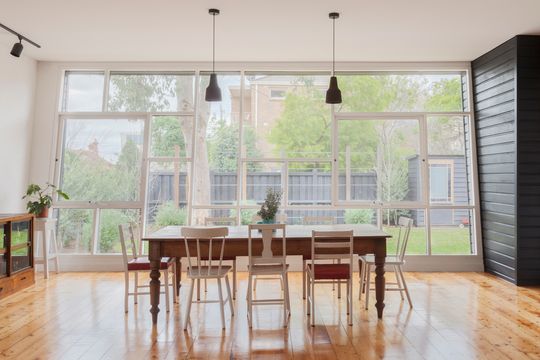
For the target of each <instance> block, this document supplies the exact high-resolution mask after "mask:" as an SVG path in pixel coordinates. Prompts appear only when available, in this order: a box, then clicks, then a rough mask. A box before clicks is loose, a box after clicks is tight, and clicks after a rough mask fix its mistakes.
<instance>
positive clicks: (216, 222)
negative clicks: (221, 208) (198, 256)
mask: <svg viewBox="0 0 540 360" xmlns="http://www.w3.org/2000/svg"><path fill="white" fill-rule="evenodd" d="M236 224H237V219H236V217H211V216H209V217H205V218H204V226H236ZM223 260H224V261H231V262H232V277H233V279H232V296H233V297H232V298H233V300H234V299H236V256H233V257H227V256H226V257H224V258H223ZM204 291H205V292H206V291H208V287H207V283H206V279H205V280H204ZM197 300H201V281H200V280H197Z"/></svg>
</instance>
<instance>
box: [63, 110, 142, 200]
mask: <svg viewBox="0 0 540 360" xmlns="http://www.w3.org/2000/svg"><path fill="white" fill-rule="evenodd" d="M143 137H144V121H143V120H131V119H117V120H112V119H99V120H93V119H66V125H65V130H64V148H63V159H62V160H63V161H62V169H61V178H60V185H61V188H62V190H64V191H65V192H66V193H68V194H69V196H70V199H71V200H82V201H87V200H91V201H136V200H138V199H139V193H140V177H141V174H140V173H141V159H142V147H143Z"/></svg>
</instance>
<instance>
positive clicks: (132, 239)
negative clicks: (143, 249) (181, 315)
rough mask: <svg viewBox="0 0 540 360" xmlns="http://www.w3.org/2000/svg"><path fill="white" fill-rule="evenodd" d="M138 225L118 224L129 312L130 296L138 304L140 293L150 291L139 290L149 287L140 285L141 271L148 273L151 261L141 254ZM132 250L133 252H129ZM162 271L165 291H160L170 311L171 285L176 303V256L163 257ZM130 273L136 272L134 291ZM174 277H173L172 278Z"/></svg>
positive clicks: (147, 293)
mask: <svg viewBox="0 0 540 360" xmlns="http://www.w3.org/2000/svg"><path fill="white" fill-rule="evenodd" d="M137 229H138V227H134V226H132V225H128V224H121V225H118V230H119V232H120V245H121V247H122V259H123V261H124V274H125V292H124V310H125V312H126V313H127V312H128V298H129V296H133V297H134V304H137V302H138V298H139V295H149V294H150V292H149V291H146V292H139V289H141V288H149V285H139V272H141V271H142V272H144V273H146V274H147V275H148V273H149V272H150V261H149V260H148V257H147V256H140V255H139V248H138V241H137V239H138V238H139V236H138V234H137V233H136V232H137ZM129 252H131V254H129ZM160 271H162V272H163V279H164V283H162V285H161V286H163V287H164V291H162V292H160V293H161V294H165V304H166V307H167V312H168V311H170V307H169V297H170V295H169V294H170V291H169V286H170V287H172V293H173V301H174V302H175V303H176V301H177V299H176V291H175V286H176V261H175V259H174V258H162V259H161V264H160ZM130 273H133V274H134V286H133V292H130V284H129V283H130V279H129V278H130V275H129V274H130ZM171 278H172V279H171Z"/></svg>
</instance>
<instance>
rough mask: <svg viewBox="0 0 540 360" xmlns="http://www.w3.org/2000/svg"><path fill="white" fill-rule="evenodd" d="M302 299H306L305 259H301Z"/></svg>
mask: <svg viewBox="0 0 540 360" xmlns="http://www.w3.org/2000/svg"><path fill="white" fill-rule="evenodd" d="M302 299H304V300H306V260H302Z"/></svg>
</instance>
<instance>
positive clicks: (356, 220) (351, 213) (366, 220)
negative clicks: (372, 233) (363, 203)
mask: <svg viewBox="0 0 540 360" xmlns="http://www.w3.org/2000/svg"><path fill="white" fill-rule="evenodd" d="M339 223H341V222H339ZM343 223H344V224H371V225H377V211H376V210H375V209H346V210H344V211H343Z"/></svg>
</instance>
